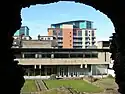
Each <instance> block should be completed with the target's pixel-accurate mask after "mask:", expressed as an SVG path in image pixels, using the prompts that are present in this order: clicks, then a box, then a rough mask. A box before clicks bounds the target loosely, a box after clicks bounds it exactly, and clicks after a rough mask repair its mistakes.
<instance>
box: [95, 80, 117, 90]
mask: <svg viewBox="0 0 125 94" xmlns="http://www.w3.org/2000/svg"><path fill="white" fill-rule="evenodd" d="M94 84H96V85H98V86H100V87H103V88H113V89H117V88H118V87H117V84H116V83H115V79H113V78H103V79H100V80H98V81H96V82H94Z"/></svg>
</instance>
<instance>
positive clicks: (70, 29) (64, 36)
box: [48, 20, 96, 48]
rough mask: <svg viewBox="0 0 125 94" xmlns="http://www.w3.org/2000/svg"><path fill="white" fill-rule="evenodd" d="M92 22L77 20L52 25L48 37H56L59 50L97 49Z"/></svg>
mask: <svg viewBox="0 0 125 94" xmlns="http://www.w3.org/2000/svg"><path fill="white" fill-rule="evenodd" d="M95 30H96V29H95V28H93V22H92V21H86V20H77V21H69V22H62V23H57V24H51V28H48V36H52V35H53V36H56V37H57V39H58V47H59V48H88V47H91V46H92V47H93V46H94V47H95V43H96V40H95V39H96V36H95Z"/></svg>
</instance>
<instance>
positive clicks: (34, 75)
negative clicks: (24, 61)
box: [34, 65, 36, 76]
mask: <svg viewBox="0 0 125 94" xmlns="http://www.w3.org/2000/svg"><path fill="white" fill-rule="evenodd" d="M35 69H36V65H34V76H35Z"/></svg>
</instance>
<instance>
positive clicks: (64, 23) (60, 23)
mask: <svg viewBox="0 0 125 94" xmlns="http://www.w3.org/2000/svg"><path fill="white" fill-rule="evenodd" d="M84 21H89V20H74V21H66V22H61V23H56V24H51V25H59V24H66V23H70V22H84ZM89 22H92V23H93V21H89Z"/></svg>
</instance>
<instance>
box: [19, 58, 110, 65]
mask: <svg viewBox="0 0 125 94" xmlns="http://www.w3.org/2000/svg"><path fill="white" fill-rule="evenodd" d="M18 61H19V62H20V63H19V64H22V65H40V64H41V65H80V64H109V63H110V62H109V61H106V62H105V59H98V58H97V59H95V58H89V59H88V58H84V59H83V58H72V59H71V58H69V59H62V58H61V59H34V58H33V59H18Z"/></svg>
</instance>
